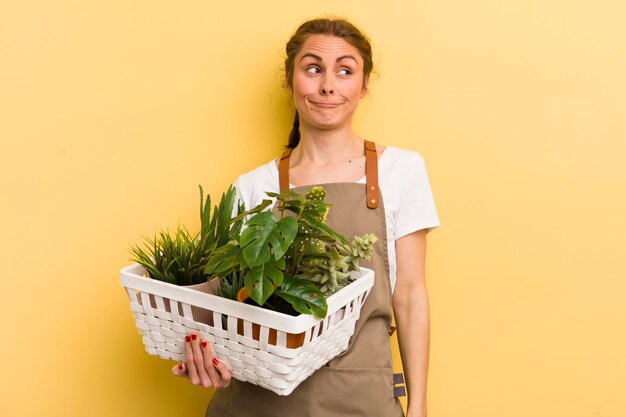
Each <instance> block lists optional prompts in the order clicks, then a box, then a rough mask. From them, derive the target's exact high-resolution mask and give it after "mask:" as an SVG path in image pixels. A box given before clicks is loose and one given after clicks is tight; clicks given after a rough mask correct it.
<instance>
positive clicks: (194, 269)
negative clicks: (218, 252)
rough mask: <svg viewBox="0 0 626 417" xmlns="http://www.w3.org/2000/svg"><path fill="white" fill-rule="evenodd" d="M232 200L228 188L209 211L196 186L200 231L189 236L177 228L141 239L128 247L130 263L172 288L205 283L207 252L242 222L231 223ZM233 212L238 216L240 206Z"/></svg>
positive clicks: (237, 230) (236, 231)
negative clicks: (140, 267)
mask: <svg viewBox="0 0 626 417" xmlns="http://www.w3.org/2000/svg"><path fill="white" fill-rule="evenodd" d="M235 197H236V195H235V188H233V187H232V186H230V187H229V188H228V190H227V191H226V193H224V194H222V197H221V199H220V201H219V204H218V205H216V206H215V207H214V208H213V210H211V196H209V195H207V196H206V199H205V198H204V190H203V189H202V186H200V222H201V227H200V232H198V233H195V234H193V233H190V232H189V231H188V230H187V229H186V228H185V227H183V226H180V225H179V226H178V227H177V229H176V232H175V233H173V234H170V232H169V231H160V232H159V233H158V234H155V235H154V238H152V239H151V238H146V237H144V238H143V241H144V242H143V243H144V244H143V246H139V245H134V246H132V247H131V249H130V252H131V260H133V261H135V262H138V263H139V264H141V265H142V266H143V267H144V268H145V270H146V272H147V273H148V275H149V276H150V278H153V279H157V280H159V281H165V282H169V283H171V284H176V285H192V284H200V283H202V282H205V281H206V280H207V276H206V275H205V273H204V267H205V265H206V263H207V261H208V259H209V256H210V255H211V253H212V252H213V251H214V250H215V249H216V248H218V247H221V246H223V245H225V244H227V243H228V242H229V241H230V240H231V239H232V237H231V231H232V233H233V234H234V235H235V236H236V235H238V234H239V233H240V230H241V226H242V222H241V221H236V222H234V223H233V222H232V217H233V211H234V209H235ZM237 210H238V213H241V212H242V211H243V205H241V204H240V205H238V207H237Z"/></svg>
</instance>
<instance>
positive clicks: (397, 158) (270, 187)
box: [234, 146, 439, 290]
mask: <svg viewBox="0 0 626 417" xmlns="http://www.w3.org/2000/svg"><path fill="white" fill-rule="evenodd" d="M358 182H359V183H363V184H365V177H363V178H361V179H360V180H359V181H358ZM234 185H235V188H236V189H237V195H238V197H239V198H240V199H241V201H243V203H244V204H245V206H246V209H250V208H252V207H254V206H256V205H257V204H259V203H260V202H261V201H262V200H264V199H268V197H267V195H266V194H265V192H266V191H270V192H276V193H278V192H279V191H280V186H279V184H278V168H277V167H276V160H271V161H270V162H268V163H267V164H264V165H261V166H260V167H258V168H256V169H254V170H252V171H250V172H248V173H246V174H243V175H241V176H240V177H239V178H238V179H237V181H236V182H235V184H234ZM378 185H379V188H380V192H381V195H382V200H383V204H384V207H385V217H386V222H387V246H388V254H389V278H390V280H391V288H392V290H393V288H394V287H395V283H396V247H395V241H396V240H397V239H399V238H401V237H402V236H405V235H408V234H410V233H413V232H416V231H418V230H422V229H426V230H427V231H430V230H432V229H434V228H435V227H437V226H439V218H438V216H437V210H436V208H435V202H434V200H433V196H432V192H431V189H430V183H429V182H428V175H427V174H426V166H425V165H424V159H423V158H422V156H421V155H420V154H418V153H417V152H413V151H407V150H403V149H399V148H394V147H392V146H389V147H387V148H386V149H385V150H384V151H383V153H382V155H381V156H380V158H379V160H378ZM290 188H294V186H293V185H291V184H290ZM348 238H351V237H348Z"/></svg>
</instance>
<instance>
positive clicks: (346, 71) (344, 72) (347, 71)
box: [337, 68, 352, 76]
mask: <svg viewBox="0 0 626 417" xmlns="http://www.w3.org/2000/svg"><path fill="white" fill-rule="evenodd" d="M337 74H339V75H343V76H346V75H350V74H352V71H351V70H350V69H349V68H342V69H340V70H339V71H337Z"/></svg>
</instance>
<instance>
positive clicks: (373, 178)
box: [365, 140, 380, 209]
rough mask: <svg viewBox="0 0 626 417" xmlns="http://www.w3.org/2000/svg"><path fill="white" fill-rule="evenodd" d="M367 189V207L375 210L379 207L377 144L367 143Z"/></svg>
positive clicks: (367, 141)
mask: <svg viewBox="0 0 626 417" xmlns="http://www.w3.org/2000/svg"><path fill="white" fill-rule="evenodd" d="M365 181H366V184H365V187H366V192H367V207H369V208H371V209H375V208H376V207H378V202H379V200H380V198H379V192H378V155H377V154H376V144H375V143H374V142H370V141H369V140H366V141H365Z"/></svg>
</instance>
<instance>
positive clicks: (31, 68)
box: [0, 0, 626, 417]
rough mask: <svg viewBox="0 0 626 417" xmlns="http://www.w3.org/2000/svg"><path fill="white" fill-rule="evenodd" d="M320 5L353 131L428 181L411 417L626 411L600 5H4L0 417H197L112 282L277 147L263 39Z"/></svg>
mask: <svg viewBox="0 0 626 417" xmlns="http://www.w3.org/2000/svg"><path fill="white" fill-rule="evenodd" d="M324 13H334V14H338V15H341V16H346V17H348V18H350V19H352V20H353V21H354V22H355V23H357V24H358V25H359V26H361V27H362V28H363V29H364V30H365V31H366V32H367V33H368V34H369V36H370V37H371V39H372V41H373V46H374V50H375V54H376V58H375V60H376V63H377V77H376V78H375V79H374V80H373V82H372V84H371V89H370V93H369V95H368V97H367V98H366V100H365V101H364V102H363V103H362V106H361V109H360V110H359V112H358V115H357V118H356V123H355V127H356V130H357V132H358V133H360V134H361V135H363V136H365V137H367V138H370V139H373V140H376V141H378V142H380V143H382V144H389V145H395V146H399V147H404V148H408V149H413V150H417V151H419V152H421V153H422V155H423V156H424V157H425V159H426V162H427V166H428V169H429V174H430V177H431V182H432V187H433V190H434V193H435V197H436V202H437V205H438V209H439V214H440V217H441V220H442V223H443V227H442V228H441V229H438V230H436V231H435V232H433V233H432V234H431V235H430V236H429V259H428V283H429V290H430V295H431V303H432V307H431V308H432V327H433V328H432V353H431V368H430V382H429V405H430V413H429V415H430V416H432V417H458V416H466V417H528V416H533V417H544V416H545V417H548V416H550V417H552V416H568V417H583V416H584V417H592V416H593V417H598V416H602V417H609V416H611V417H620V416H624V415H626V397H625V396H624V395H623V393H624V392H623V391H624V387H625V386H626V355H625V352H626V335H625V332H624V330H625V326H624V325H625V321H626V320H625V319H626V307H625V305H626V303H625V302H624V295H625V293H626V282H625V278H626V265H625V262H626V261H625V259H626V256H624V255H625V253H624V243H623V241H624V237H625V236H626V220H625V216H624V213H626V163H624V159H626V127H625V122H624V116H625V115H626V81H625V80H626V79H625V77H624V74H626V52H625V51H626V49H625V48H624V39H626V29H625V27H626V26H624V25H623V23H624V20H625V18H626V8H625V6H624V3H623V2H618V1H616V0H613V1H611V0H598V1H595V2H588V1H580V0H579V1H565V0H543V1H538V0H532V1H509V2H507V1H493V0H478V1H471V2H470V1H465V0H444V1H437V2H434V1H421V2H413V1H402V2H393V1H392V2H387V3H381V2H379V1H376V2H374V1H356V0H354V1H350V0H344V1H342V2H335V1H328V0H324V1H321V0H320V1H317V2H315V3H310V2H298V1H274V2H258V1H250V0H246V1H237V2H216V1H208V0H205V1H198V0H195V1H192V0H188V1H163V0H158V1H150V2H148V1H144V2H139V1H119V0H115V1H106V2H105V1H101V2H95V1H79V0H75V1H71V0H59V1H56V2H44V1H14V2H9V1H6V2H2V5H0V167H1V172H0V174H1V175H0V190H1V193H2V203H1V206H0V210H1V213H0V214H1V216H0V219H1V220H0V221H1V222H2V223H1V225H0V230H1V233H2V237H1V239H0V242H1V243H0V256H1V261H0V265H1V269H0V276H1V278H2V296H1V299H2V302H0V320H1V326H2V327H1V329H0V330H1V335H2V336H1V337H2V339H1V343H0V372H1V375H2V377H1V378H2V381H1V384H2V387H1V389H0V415H2V416H7V417H21V416H29V417H30V416H94V417H95V416H155V417H156V416H174V415H189V416H195V415H202V413H203V410H204V407H205V404H206V403H207V400H208V398H209V395H210V394H209V392H208V391H206V390H204V389H200V388H196V387H192V386H190V385H189V384H188V383H187V382H186V381H184V380H182V379H177V378H174V377H172V376H170V375H169V367H170V363H169V362H166V361H163V360H161V359H159V358H156V357H152V356H149V355H147V354H146V353H145V352H144V350H143V346H142V344H141V339H140V337H139V336H138V334H137V331H136V329H135V328H134V323H133V321H132V317H131V314H130V311H129V309H128V305H127V303H128V300H127V298H126V296H125V294H124V293H123V291H122V289H121V287H120V285H119V282H118V270H119V269H120V268H121V267H122V266H124V265H126V264H127V263H128V253H127V249H128V247H129V245H130V244H131V243H135V242H138V241H139V237H140V236H141V235H151V234H152V233H154V232H155V231H157V230H158V229H160V228H165V227H170V228H172V227H175V226H176V224H177V223H179V222H181V223H183V224H185V225H187V226H188V227H189V228H191V229H193V230H196V229H197V227H198V193H197V186H198V184H202V185H204V187H205V189H206V190H207V191H209V192H210V193H211V194H213V195H214V196H217V193H220V192H222V191H223V190H224V189H225V188H226V186H227V185H228V184H229V183H230V182H232V181H234V179H235V178H236V176H237V175H238V174H240V173H242V172H245V171H247V170H249V169H251V168H253V167H255V166H257V165H259V164H261V163H265V162H267V161H268V160H269V159H270V158H272V157H273V156H276V155H277V154H278V152H279V151H280V149H281V146H282V145H283V144H284V143H285V140H286V139H285V138H286V136H287V133H288V130H289V128H290V125H291V109H290V104H289V97H288V96H287V94H286V93H285V92H283V91H282V90H281V80H282V74H281V64H282V58H283V46H284V43H285V42H286V40H287V39H288V37H289V36H290V34H291V33H292V32H293V30H295V28H296V27H297V25H298V24H299V23H300V22H301V21H303V20H304V19H306V18H310V17H316V16H319V15H321V14H324ZM295 415H297V412H294V416H295ZM376 417H378V416H376Z"/></svg>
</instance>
